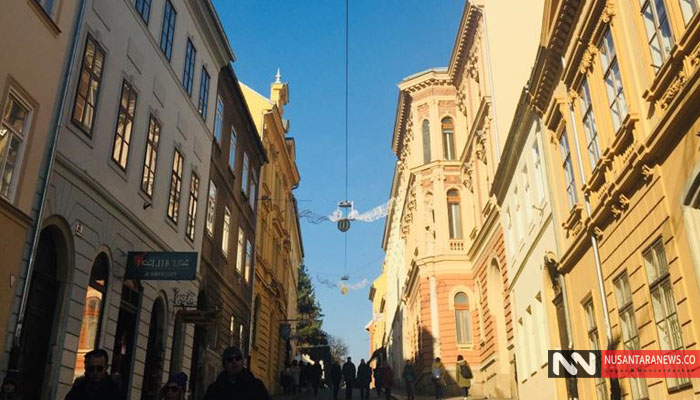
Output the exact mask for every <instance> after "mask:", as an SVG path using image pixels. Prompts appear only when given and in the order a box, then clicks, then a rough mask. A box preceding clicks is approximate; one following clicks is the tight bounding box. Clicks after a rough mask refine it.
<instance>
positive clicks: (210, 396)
mask: <svg viewBox="0 0 700 400" xmlns="http://www.w3.org/2000/svg"><path fill="white" fill-rule="evenodd" d="M229 399H236V400H272V399H271V398H270V395H269V394H268V393H267V389H265V385H264V384H263V383H262V381H261V380H260V379H258V378H256V377H255V376H253V374H252V373H251V372H250V371H248V370H247V369H244V370H243V371H241V372H240V373H238V374H236V375H233V376H231V375H229V373H228V372H226V371H224V372H222V373H220V374H219V376H218V377H217V378H216V381H214V383H212V384H211V385H209V388H208V389H207V393H206V394H205V395H204V400H229Z"/></svg>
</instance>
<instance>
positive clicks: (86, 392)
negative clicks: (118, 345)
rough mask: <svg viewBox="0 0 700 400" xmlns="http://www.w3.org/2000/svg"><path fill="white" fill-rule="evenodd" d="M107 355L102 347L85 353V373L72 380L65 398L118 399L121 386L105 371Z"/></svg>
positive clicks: (76, 399)
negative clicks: (71, 385)
mask: <svg viewBox="0 0 700 400" xmlns="http://www.w3.org/2000/svg"><path fill="white" fill-rule="evenodd" d="M107 364H109V355H107V352H106V351H105V350H103V349H95V350H92V351H89V352H87V353H86V354H85V375H83V376H81V377H79V378H78V379H76V380H75V382H73V387H72V388H71V389H70V392H68V394H67V395H66V397H65V400H120V399H121V393H122V391H121V388H120V387H119V385H118V384H117V383H116V382H115V381H114V380H113V379H112V378H111V377H110V376H109V374H108V373H107Z"/></svg>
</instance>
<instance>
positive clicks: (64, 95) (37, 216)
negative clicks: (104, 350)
mask: <svg viewBox="0 0 700 400" xmlns="http://www.w3.org/2000/svg"><path fill="white" fill-rule="evenodd" d="M86 5H87V0H81V1H80V5H79V6H78V8H77V9H76V14H75V18H76V19H75V24H74V25H73V33H72V35H71V39H70V56H69V57H68V61H67V62H68V64H67V66H66V67H65V68H64V73H63V76H62V77H61V91H60V100H59V101H58V104H59V106H58V107H57V108H56V109H55V110H54V117H53V120H52V121H51V128H50V130H49V132H50V136H49V138H48V142H49V143H50V146H49V147H48V149H47V153H46V154H45V155H44V160H43V161H42V165H41V172H40V175H39V176H40V178H39V179H40V180H39V190H38V192H37V194H38V197H39V198H38V203H39V204H38V210H37V211H34V212H33V214H34V215H32V217H33V218H32V220H33V222H32V227H31V230H30V233H29V234H30V235H31V236H30V237H31V245H30V246H28V247H27V248H25V256H26V255H27V254H26V253H27V252H29V262H28V263H27V268H26V271H25V272H26V273H25V275H24V276H25V278H24V285H22V299H21V301H20V304H19V312H18V313H17V323H16V325H15V333H14V337H13V342H12V350H11V352H12V353H11V354H12V355H11V356H10V364H11V365H10V366H9V369H17V367H18V366H19V357H18V355H19V353H18V352H19V350H20V349H19V346H20V339H21V337H22V328H23V326H24V316H25V313H26V311H27V300H28V296H29V284H30V281H31V278H32V272H33V271H34V264H35V262H36V252H37V247H38V246H39V234H40V232H41V225H42V220H43V218H44V205H45V204H46V198H47V188H48V185H49V182H50V180H51V175H52V173H53V167H54V163H55V160H56V150H57V148H58V136H59V126H60V125H61V121H62V120H63V113H64V109H65V108H66V103H67V101H68V88H69V86H70V79H71V76H72V74H73V69H74V67H75V57H76V54H78V47H79V42H80V41H79V40H78V39H79V38H80V32H81V30H82V25H83V20H84V19H85V7H86ZM41 177H44V179H41ZM35 197H36V196H35Z"/></svg>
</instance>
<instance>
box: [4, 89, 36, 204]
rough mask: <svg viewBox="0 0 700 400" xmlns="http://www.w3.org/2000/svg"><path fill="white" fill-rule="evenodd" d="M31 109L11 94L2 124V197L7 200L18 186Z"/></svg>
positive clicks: (6, 103) (6, 104)
mask: <svg viewBox="0 0 700 400" xmlns="http://www.w3.org/2000/svg"><path fill="white" fill-rule="evenodd" d="M29 121H31V118H30V109H29V108H28V107H26V106H25V105H24V104H22V103H21V102H20V101H19V99H17V98H16V97H14V96H13V95H12V94H10V95H9V96H8V97H7V100H6V102H5V110H4V111H3V113H2V123H0V195H1V196H2V197H4V198H6V199H7V200H10V199H11V198H12V196H13V192H14V187H15V186H16V184H17V176H18V173H17V168H18V167H19V165H20V162H19V161H20V158H21V155H22V150H23V148H24V143H26V140H27V133H28V132H29Z"/></svg>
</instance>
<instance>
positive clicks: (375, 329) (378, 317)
mask: <svg viewBox="0 0 700 400" xmlns="http://www.w3.org/2000/svg"><path fill="white" fill-rule="evenodd" d="M385 296H386V275H385V274H384V271H382V273H381V274H380V275H379V277H378V278H377V279H375V280H374V282H372V287H370V288H369V301H371V302H372V320H371V321H369V323H368V324H367V326H366V327H365V330H366V331H367V332H368V333H369V354H370V355H371V354H373V353H374V351H375V350H377V349H379V348H381V347H383V346H384V339H385V336H384V334H385V329H384V307H385V306H386V297H385ZM338 361H342V360H338Z"/></svg>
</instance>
